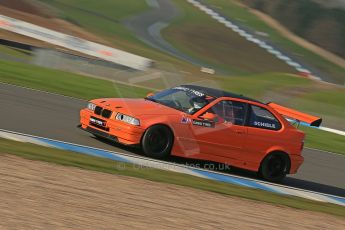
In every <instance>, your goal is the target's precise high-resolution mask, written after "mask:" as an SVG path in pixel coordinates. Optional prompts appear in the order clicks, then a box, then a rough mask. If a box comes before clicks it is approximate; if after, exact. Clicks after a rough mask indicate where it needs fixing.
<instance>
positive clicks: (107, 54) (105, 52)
mask: <svg viewBox="0 0 345 230" xmlns="http://www.w3.org/2000/svg"><path fill="white" fill-rule="evenodd" d="M98 53H100V54H102V55H104V56H109V57H110V56H113V52H111V51H109V50H99V51H98Z"/></svg>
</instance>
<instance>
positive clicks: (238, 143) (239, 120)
mask: <svg viewBox="0 0 345 230" xmlns="http://www.w3.org/2000/svg"><path fill="white" fill-rule="evenodd" d="M246 111H247V104H246V103H243V102H239V101H234V100H221V101H219V102H217V103H215V104H214V105H213V106H211V107H210V108H209V109H207V111H204V112H203V113H201V114H200V115H199V116H198V117H196V118H195V119H193V120H192V124H191V125H192V130H193V133H194V137H195V139H196V140H197V142H198V143H199V146H200V152H201V153H203V154H207V155H209V156H210V160H212V156H221V157H226V158H237V157H238V155H239V154H241V152H242V149H243V147H244V144H245V140H246V134H247V128H246V127H245V126H244V123H245V117H246ZM207 113H211V114H216V115H217V118H216V119H214V120H207V119H203V118H202V117H205V116H204V115H205V114H207Z"/></svg>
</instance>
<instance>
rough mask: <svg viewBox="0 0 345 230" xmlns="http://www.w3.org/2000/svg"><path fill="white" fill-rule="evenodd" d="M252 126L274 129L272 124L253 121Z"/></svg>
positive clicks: (274, 126)
mask: <svg viewBox="0 0 345 230" xmlns="http://www.w3.org/2000/svg"><path fill="white" fill-rule="evenodd" d="M254 125H255V126H258V127H265V128H270V129H275V128H276V125H275V124H272V123H266V122H260V121H254Z"/></svg>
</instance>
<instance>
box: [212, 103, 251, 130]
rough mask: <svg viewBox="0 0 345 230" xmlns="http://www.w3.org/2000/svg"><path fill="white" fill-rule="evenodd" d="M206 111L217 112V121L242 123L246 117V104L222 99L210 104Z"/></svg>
mask: <svg viewBox="0 0 345 230" xmlns="http://www.w3.org/2000/svg"><path fill="white" fill-rule="evenodd" d="M207 112H209V113H214V114H217V116H218V123H232V124H234V125H243V124H244V121H245V117H246V104H245V103H242V102H238V101H229V100H224V101H220V102H218V103H217V104H215V105H214V106H212V107H211V108H210V109H208V110H207Z"/></svg>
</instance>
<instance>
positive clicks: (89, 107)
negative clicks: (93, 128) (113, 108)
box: [87, 102, 96, 111]
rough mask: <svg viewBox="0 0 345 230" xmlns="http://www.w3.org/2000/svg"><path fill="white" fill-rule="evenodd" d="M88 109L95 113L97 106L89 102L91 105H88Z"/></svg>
mask: <svg viewBox="0 0 345 230" xmlns="http://www.w3.org/2000/svg"><path fill="white" fill-rule="evenodd" d="M87 108H88V109H89V110H92V111H95V108H96V105H95V104H93V103H91V102H89V103H88V104H87Z"/></svg>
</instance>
